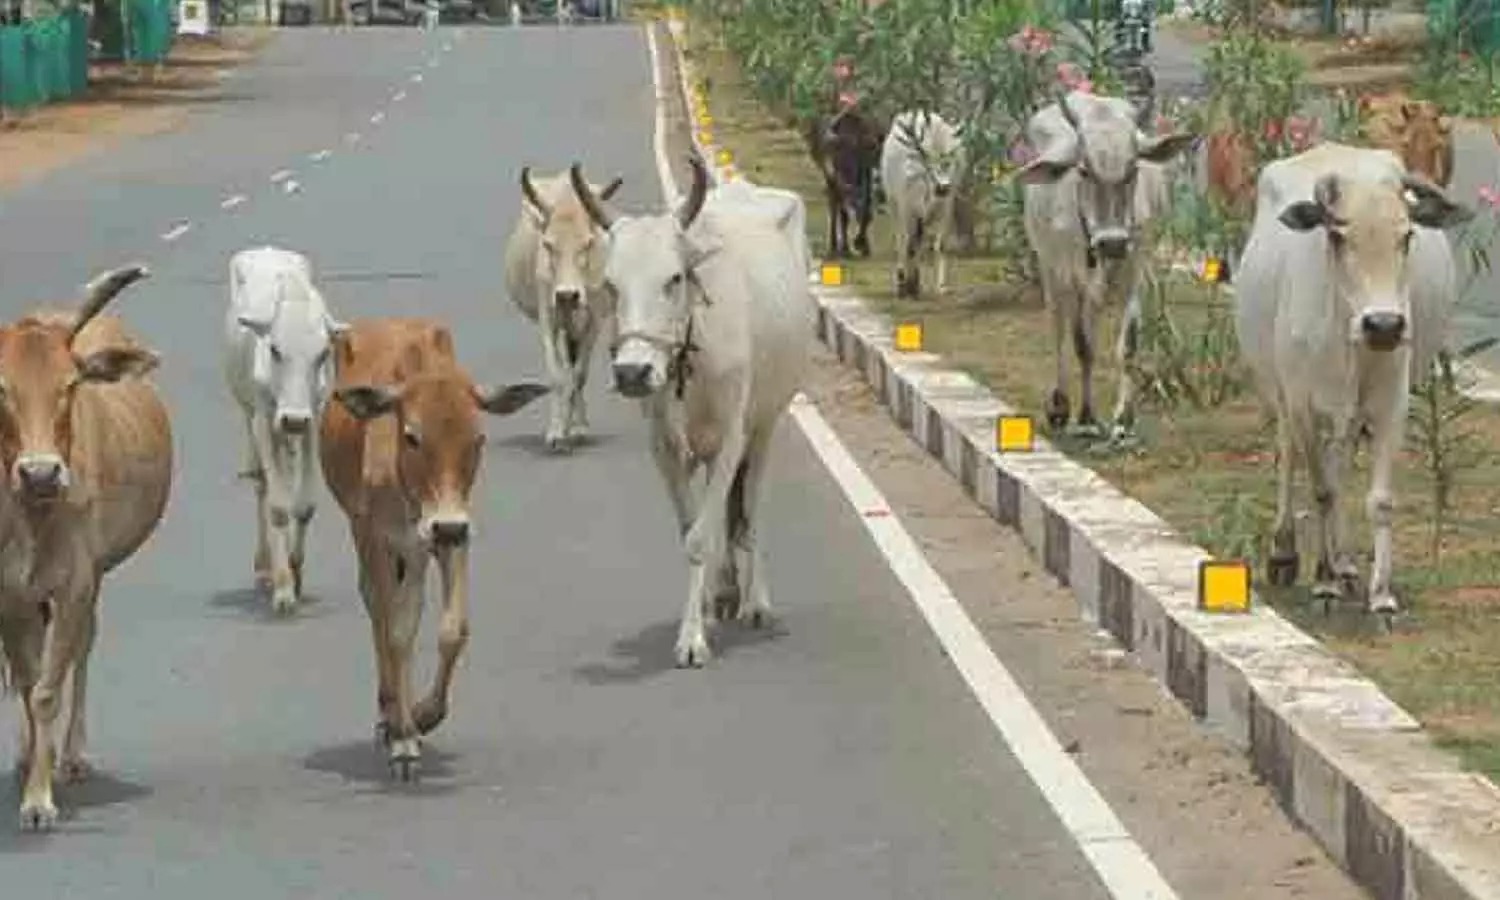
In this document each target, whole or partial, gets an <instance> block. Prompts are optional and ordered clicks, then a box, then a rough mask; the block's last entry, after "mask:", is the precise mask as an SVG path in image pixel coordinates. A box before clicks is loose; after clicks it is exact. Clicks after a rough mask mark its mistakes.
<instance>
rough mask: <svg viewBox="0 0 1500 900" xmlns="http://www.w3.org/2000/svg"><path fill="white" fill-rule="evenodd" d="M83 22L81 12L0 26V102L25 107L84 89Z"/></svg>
mask: <svg viewBox="0 0 1500 900" xmlns="http://www.w3.org/2000/svg"><path fill="white" fill-rule="evenodd" d="M88 83H89V40H88V20H87V19H86V18H85V17H84V14H83V12H82V11H81V10H78V9H70V10H67V11H65V12H63V13H60V14H59V15H56V16H49V17H48V18H45V19H37V20H35V21H32V22H27V23H26V24H24V25H7V26H3V27H0V105H3V106H4V107H5V108H7V109H30V108H31V107H33V106H38V105H40V104H43V103H51V102H53V101H55V100H64V99H67V98H68V97H73V96H76V95H78V94H81V93H83V92H84V90H85V89H87V88H88Z"/></svg>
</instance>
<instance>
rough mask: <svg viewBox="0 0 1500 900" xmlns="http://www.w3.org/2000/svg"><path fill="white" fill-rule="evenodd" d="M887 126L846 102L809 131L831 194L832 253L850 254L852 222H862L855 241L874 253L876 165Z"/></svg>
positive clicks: (862, 251) (857, 246)
mask: <svg viewBox="0 0 1500 900" xmlns="http://www.w3.org/2000/svg"><path fill="white" fill-rule="evenodd" d="M883 137H884V132H883V131H882V129H881V128H880V124H879V123H878V122H876V121H875V119H874V118H873V117H871V116H869V115H868V114H866V113H865V112H864V111H863V110H861V109H860V108H859V107H858V106H857V105H851V106H846V107H844V108H843V109H841V110H839V112H838V113H836V114H835V115H833V116H832V117H831V118H829V119H828V120H827V121H821V120H820V121H816V122H814V123H813V124H812V125H811V127H810V130H809V133H808V135H807V142H808V146H809V148H810V150H811V152H812V158H813V162H814V163H815V164H816V165H817V167H818V171H820V172H822V173H823V190H824V195H825V196H826V197H827V199H828V255H829V256H831V257H833V258H835V259H847V258H848V257H849V256H850V253H849V248H850V241H849V222H850V221H851V220H853V221H854V222H855V223H857V225H858V226H859V231H858V232H857V233H856V234H855V236H854V241H853V247H854V250H855V251H856V252H858V253H859V254H860V255H861V256H869V255H870V237H869V233H870V221H871V219H873V218H874V217H875V169H876V166H877V165H879V161H880V146H881V140H882V139H883Z"/></svg>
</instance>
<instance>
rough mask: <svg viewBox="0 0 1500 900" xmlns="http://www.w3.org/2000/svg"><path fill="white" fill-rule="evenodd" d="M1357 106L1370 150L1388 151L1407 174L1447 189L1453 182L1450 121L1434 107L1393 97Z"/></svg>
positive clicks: (1430, 102)
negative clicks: (1400, 162) (1396, 158)
mask: <svg viewBox="0 0 1500 900" xmlns="http://www.w3.org/2000/svg"><path fill="white" fill-rule="evenodd" d="M1361 106H1362V107H1363V115H1362V116H1361V119H1362V120H1363V126H1364V132H1365V136H1366V138H1367V139H1368V140H1369V143H1370V145H1371V146H1372V147H1376V148H1379V149H1383V150H1390V151H1391V152H1392V153H1395V154H1396V155H1397V156H1398V157H1400V158H1401V161H1402V163H1403V164H1404V165H1405V166H1406V170H1407V171H1408V172H1415V173H1416V174H1418V175H1422V176H1424V177H1425V178H1426V179H1427V180H1428V181H1431V182H1432V183H1433V184H1436V185H1438V186H1440V187H1448V185H1449V184H1450V183H1451V182H1452V180H1453V120H1452V119H1451V118H1450V117H1448V116H1446V115H1443V113H1442V110H1441V109H1439V108H1438V106H1437V104H1435V103H1433V102H1432V101H1430V100H1413V99H1411V98H1410V97H1407V96H1406V95H1404V94H1401V93H1395V94H1386V95H1382V96H1378V97H1371V98H1369V99H1368V100H1365V101H1364V102H1363V103H1362V104H1361Z"/></svg>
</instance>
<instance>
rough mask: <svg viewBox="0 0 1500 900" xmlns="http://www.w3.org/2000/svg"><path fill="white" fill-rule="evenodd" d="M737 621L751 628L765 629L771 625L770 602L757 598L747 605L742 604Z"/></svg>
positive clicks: (763, 598)
mask: <svg viewBox="0 0 1500 900" xmlns="http://www.w3.org/2000/svg"><path fill="white" fill-rule="evenodd" d="M738 619H739V621H740V622H741V623H742V624H744V625H749V626H750V627H751V628H764V627H766V626H767V625H769V624H771V602H770V601H769V600H767V599H766V598H765V597H758V598H756V599H754V600H751V601H750V602H749V603H742V604H741V605H740V609H739V616H738Z"/></svg>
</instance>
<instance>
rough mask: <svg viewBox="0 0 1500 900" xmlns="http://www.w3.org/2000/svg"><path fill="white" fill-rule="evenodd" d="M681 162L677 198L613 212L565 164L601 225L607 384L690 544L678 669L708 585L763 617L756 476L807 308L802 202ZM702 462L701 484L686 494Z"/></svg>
mask: <svg viewBox="0 0 1500 900" xmlns="http://www.w3.org/2000/svg"><path fill="white" fill-rule="evenodd" d="M691 161H692V165H693V186H692V189H691V191H690V192H689V194H688V197H687V199H686V200H685V201H684V202H683V204H682V206H681V207H679V208H678V209H677V210H676V211H675V212H668V213H662V214H658V215H650V216H620V217H618V218H614V217H612V216H610V215H609V214H608V213H607V212H605V210H604V208H603V207H602V206H601V205H600V204H599V202H598V200H597V198H595V197H594V195H593V192H592V191H591V190H590V189H589V185H588V184H587V182H585V181H584V178H583V170H582V167H581V166H579V165H578V164H577V163H575V164H574V165H573V168H572V172H571V174H572V179H573V187H574V190H576V191H577V192H578V196H579V198H580V199H581V200H582V201H583V203H584V206H585V208H586V209H588V211H589V214H590V216H591V217H592V218H593V219H594V221H595V222H597V223H598V224H599V225H600V226H601V227H603V228H605V229H606V230H607V231H608V232H609V235H610V240H609V256H608V261H607V262H606V264H605V277H606V279H607V280H608V281H609V283H610V284H611V285H612V286H613V289H614V291H615V292H616V295H617V303H618V306H617V311H616V315H617V317H618V324H619V335H618V339H617V341H616V344H615V348H614V354H613V369H614V377H615V385H616V388H617V389H618V390H619V392H620V393H621V394H623V395H624V396H626V397H632V398H639V399H640V400H642V406H643V411H644V412H645V414H646V416H647V419H648V421H649V423H650V429H651V447H652V452H653V455H654V457H655V459H656V463H657V465H658V467H659V468H660V469H661V472H662V475H663V477H664V478H665V479H666V482H667V489H668V493H669V494H670V495H671V499H672V503H673V506H674V508H675V510H676V512H677V519H678V525H679V527H680V529H681V534H682V538H683V545H684V548H685V550H686V551H687V557H688V566H689V573H690V574H689V587H688V596H687V604H686V606H685V607H684V609H683V614H682V623H681V626H680V628H679V630H678V635H677V648H676V654H677V664H678V665H679V666H702V665H703V664H704V663H705V662H707V660H708V658H709V655H710V653H709V646H708V640H707V636H706V633H705V618H706V617H705V613H706V612H707V614H708V616H712V617H717V612H716V611H715V610H713V609H712V608H711V604H712V603H713V601H714V600H716V599H718V598H717V597H715V596H714V594H715V593H716V591H715V588H716V587H717V588H720V589H721V590H722V594H721V596H722V595H727V596H726V597H725V599H726V600H730V601H732V602H729V603H726V606H728V607H737V609H736V612H735V614H736V615H737V616H738V617H739V618H740V619H741V620H743V621H748V622H750V623H752V624H759V623H761V622H763V621H764V620H765V619H766V618H767V617H768V616H769V615H770V612H771V603H770V595H769V592H768V590H767V584H766V579H765V575H764V569H763V568H762V562H761V556H760V546H759V541H758V539H757V528H758V522H759V520H758V516H757V511H758V507H759V500H760V496H761V488H762V484H761V482H762V479H763V478H764V476H765V471H766V464H767V461H768V458H769V455H770V454H769V451H770V444H771V436H772V434H773V432H774V431H775V428H776V424H777V422H779V421H780V418H781V415H782V413H783V412H785V410H786V408H787V406H788V405H789V404H790V403H791V400H792V397H793V396H794V395H795V394H796V393H797V391H798V390H799V389H800V388H801V386H802V383H803V378H804V375H805V372H806V370H807V366H808V362H809V359H810V350H811V347H810V344H811V340H812V334H813V328H814V325H815V321H816V315H817V311H816V307H815V306H814V304H813V300H812V295H811V293H810V291H809V289H808V285H807V258H808V253H807V237H806V231H805V229H804V225H805V222H806V211H805V209H804V208H803V206H802V201H801V199H800V198H798V197H796V196H795V195H792V194H788V193H786V192H784V191H770V190H764V189H758V188H756V187H755V186H753V185H749V184H731V185H729V186H727V187H724V188H721V189H719V190H717V191H714V192H713V193H712V194H710V193H709V190H708V171H707V169H706V168H705V167H704V164H703V161H702V160H700V159H698V158H697V157H696V156H694V157H692V158H691ZM757 200H758V202H757ZM700 468H706V469H707V475H708V478H707V483H706V485H705V486H704V487H703V489H702V490H701V492H697V495H696V496H694V493H695V492H694V491H692V485H691V481H692V478H693V476H694V475H695V474H696V473H697V472H698V470H699V469H700ZM731 545H732V551H731ZM714 575H717V580H718V582H719V584H718V585H713V584H710V577H711V576H714Z"/></svg>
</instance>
